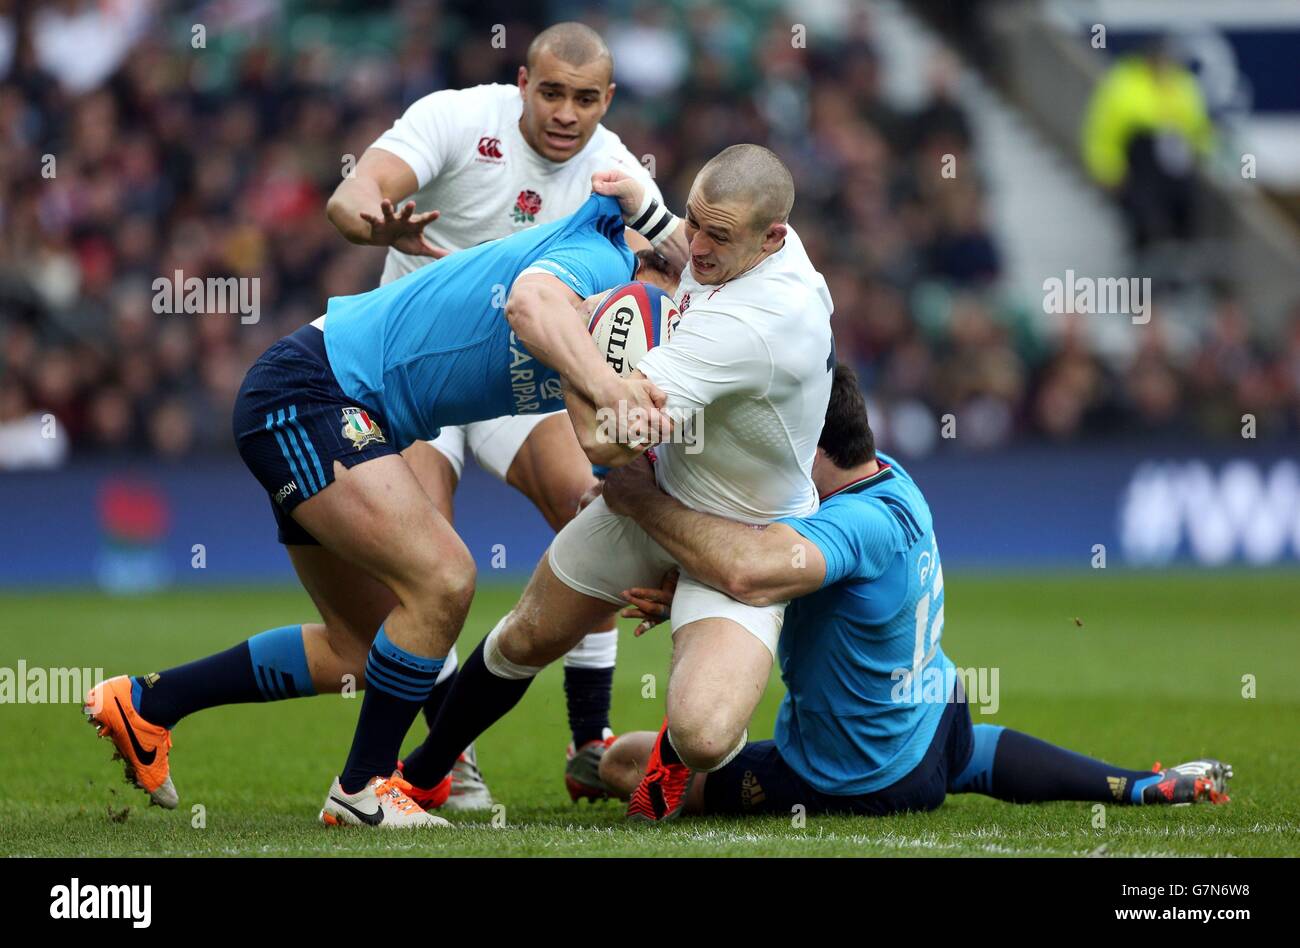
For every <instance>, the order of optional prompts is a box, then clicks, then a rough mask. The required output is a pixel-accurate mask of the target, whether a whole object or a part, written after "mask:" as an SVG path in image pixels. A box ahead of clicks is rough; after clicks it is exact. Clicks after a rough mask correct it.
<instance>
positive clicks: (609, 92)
mask: <svg viewBox="0 0 1300 948" xmlns="http://www.w3.org/2000/svg"><path fill="white" fill-rule="evenodd" d="M616 88H618V86H616V85H615V84H614V83H613V82H611V83H610V84H609V85H608V86H606V87H605V108H606V109H607V110H608V109H609V104H610V103H611V102H613V101H614V90H615V89H616Z"/></svg>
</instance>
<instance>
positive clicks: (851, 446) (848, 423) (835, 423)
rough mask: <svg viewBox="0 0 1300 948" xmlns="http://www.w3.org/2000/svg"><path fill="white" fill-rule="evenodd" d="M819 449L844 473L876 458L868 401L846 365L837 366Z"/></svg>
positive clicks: (853, 373)
mask: <svg viewBox="0 0 1300 948" xmlns="http://www.w3.org/2000/svg"><path fill="white" fill-rule="evenodd" d="M817 447H819V448H821V449H822V450H823V451H824V452H826V456H827V457H828V458H830V460H831V463H832V464H834V465H835V466H836V467H840V468H844V469H845V470H848V469H849V468H854V467H858V466H859V465H861V464H866V463H867V462H869V461H871V460H872V459H874V458H875V456H876V436H875V435H874V434H873V433H872V431H871V425H870V423H869V422H868V421H867V402H866V399H864V398H863V397H862V389H861V388H859V387H858V373H856V372H854V371H853V369H851V368H850V367H849V366H847V365H845V364H844V363H843V362H841V363H839V364H838V365H836V366H835V376H834V378H833V379H832V380H831V400H830V402H828V403H827V405H826V422H825V423H824V424H823V425H822V433H821V437H820V438H818V439H817Z"/></svg>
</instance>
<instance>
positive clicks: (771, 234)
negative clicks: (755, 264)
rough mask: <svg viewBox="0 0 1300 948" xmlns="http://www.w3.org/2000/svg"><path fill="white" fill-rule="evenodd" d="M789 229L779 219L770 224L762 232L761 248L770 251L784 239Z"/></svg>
mask: <svg viewBox="0 0 1300 948" xmlns="http://www.w3.org/2000/svg"><path fill="white" fill-rule="evenodd" d="M789 229H790V228H789V227H787V226H786V225H785V224H783V223H781V222H779V221H778V222H777V223H774V224H771V225H770V226H769V227H768V228H767V232H766V233H764V234H763V249H764V250H767V251H772V250H775V249H776V248H777V247H779V246H781V241H783V240H785V235H786V232H787V231H789Z"/></svg>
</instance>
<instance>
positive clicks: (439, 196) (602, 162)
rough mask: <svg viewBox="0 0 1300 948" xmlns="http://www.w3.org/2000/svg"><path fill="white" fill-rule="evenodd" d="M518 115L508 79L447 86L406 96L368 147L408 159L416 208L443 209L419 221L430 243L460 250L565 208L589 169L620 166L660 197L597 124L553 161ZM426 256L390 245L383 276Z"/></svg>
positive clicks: (585, 185) (570, 207)
mask: <svg viewBox="0 0 1300 948" xmlns="http://www.w3.org/2000/svg"><path fill="white" fill-rule="evenodd" d="M522 114H523V99H522V98H521V97H520V95H519V89H518V87H516V86H507V85H483V86H474V87H473V88H471V89H446V90H443V91H441V92H434V93H432V94H430V95H426V96H425V97H424V98H422V99H420V100H419V101H417V102H415V103H414V104H412V105H411V107H410V108H408V109H407V110H406V112H405V113H404V114H403V115H402V117H401V118H399V119H398V120H397V121H396V122H394V123H393V127H392V128H390V129H389V130H388V131H386V132H384V134H382V135H380V136H379V138H378V139H376V141H375V142H374V144H373V145H372V146H371V147H372V148H381V149H383V150H384V151H387V152H391V153H392V154H394V155H396V156H397V157H399V158H401V159H402V160H403V161H405V162H406V163H407V164H408V165H410V166H411V170H412V171H414V172H415V177H416V180H417V181H418V182H419V190H418V191H416V192H415V194H413V195H411V197H410V200H414V201H415V206H416V208H417V209H418V210H420V211H431V210H437V211H440V212H441V216H439V218H438V219H437V220H436V221H434V222H433V223H431V224H429V225H428V226H427V227H426V228H425V229H424V234H425V237H426V238H428V240H429V242H430V243H431V244H433V245H434V246H435V247H443V248H446V249H448V250H465V249H466V248H468V247H473V246H474V245H476V244H481V243H483V242H485V241H488V240H496V239H497V238H498V237H507V236H509V235H510V234H513V233H515V232H517V231H520V230H523V229H524V228H526V227H532V226H533V225H534V224H546V223H549V222H551V221H554V220H558V219H559V218H561V217H564V216H565V215H567V214H572V213H573V212H574V211H576V210H577V209H578V208H579V207H580V206H581V205H582V202H583V201H585V200H586V199H587V197H588V195H590V194H591V176H592V174H593V173H594V172H596V171H608V170H611V169H617V170H619V171H622V172H623V173H624V174H627V175H629V176H631V177H634V178H636V179H637V180H639V181H640V182H641V183H642V184H644V185H645V186H646V187H647V188H649V189H650V191H651V192H652V193H653V194H654V195H655V196H656V197H659V199H660V201H661V202H662V200H663V198H662V197H661V196H660V195H659V189H658V188H657V187H656V186H655V183H654V179H652V178H651V177H650V175H649V173H648V172H647V171H646V170H645V168H643V167H642V166H641V163H640V162H638V161H637V160H636V158H634V157H633V156H632V153H631V152H629V151H628V150H627V148H626V147H624V145H623V142H622V141H621V140H620V139H619V137H618V136H617V135H615V134H614V133H613V132H611V131H610V130H609V129H607V128H605V126H604V125H599V126H597V127H596V132H595V134H593V135H592V136H591V140H590V141H588V142H587V144H586V146H584V147H583V149H582V151H580V152H578V153H577V154H576V155H574V156H573V157H572V158H570V159H569V160H568V161H564V162H554V161H548V160H547V159H545V158H543V157H542V156H541V155H539V154H538V153H537V152H535V151H533V149H532V148H531V147H530V146H529V144H528V143H527V142H526V141H524V137H523V135H522V134H521V133H520V131H519V117H520V115H522ZM403 203H405V202H403ZM431 260H432V258H431V257H417V256H411V255H410V254H404V253H401V252H400V251H397V250H394V249H393V248H392V247H390V248H388V258H387V260H385V261H384V276H383V280H382V282H384V283H388V282H389V281H391V280H395V279H397V278H398V277H399V276H404V275H405V274H407V273H410V272H411V271H412V270H415V269H417V268H419V267H421V266H423V265H424V264H426V263H429V262H430V261H431Z"/></svg>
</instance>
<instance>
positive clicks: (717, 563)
mask: <svg viewBox="0 0 1300 948" xmlns="http://www.w3.org/2000/svg"><path fill="white" fill-rule="evenodd" d="M604 497H605V502H606V503H607V504H608V505H609V507H610V509H611V510H613V511H614V512H615V513H619V514H623V515H625V516H629V517H631V518H632V519H634V520H635V521H636V522H637V523H638V524H640V525H641V527H642V528H643V529H644V530H645V531H646V532H647V533H648V534H650V536H651V537H653V538H654V540H655V542H657V543H658V544H659V545H660V546H662V547H663V548H664V549H665V550H667V551H668V553H669V554H670V555H671V556H672V557H673V558H674V559H675V560H677V562H678V563H679V564H681V567H682V569H684V570H686V572H688V573H690V574H691V575H693V576H695V577H696V578H697V579H699V580H700V581H701V582H703V583H706V584H707V585H709V586H712V587H714V588H715V589H718V590H721V591H722V592H724V593H726V594H727V595H728V596H731V597H732V598H733V599H737V600H739V601H741V602H744V603H748V604H749V605H752V606H766V605H771V604H772V603H775V602H784V601H786V600H789V599H794V598H796V597H798V596H803V595H806V594H808V593H810V592H814V591H816V590H818V589H820V588H821V586H822V583H823V581H824V580H825V578H826V560H825V558H824V557H823V556H822V552H821V550H820V549H818V547H817V545H816V544H815V543H813V542H812V541H811V540H808V539H807V538H805V537H803V536H802V535H800V534H799V533H798V532H797V531H795V530H793V529H791V528H790V527H788V526H786V525H785V524H782V523H772V524H766V525H762V526H752V525H750V524H745V523H740V522H738V521H735V520H727V519H726V518H724V517H718V516H714V515H713V514H707V513H701V512H700V511H698V510H692V509H690V508H689V507H687V506H686V505H685V504H683V503H681V502H680V501H678V500H676V499H675V498H673V497H670V496H669V495H668V494H665V493H664V492H663V491H661V490H659V487H658V485H657V484H656V483H655V479H654V472H653V470H652V469H651V467H650V465H649V464H648V463H647V462H644V461H637V462H636V463H635V464H630V465H628V466H626V467H623V468H621V469H619V470H617V471H611V472H610V474H609V476H608V477H607V478H606V480H605V489H604Z"/></svg>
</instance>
